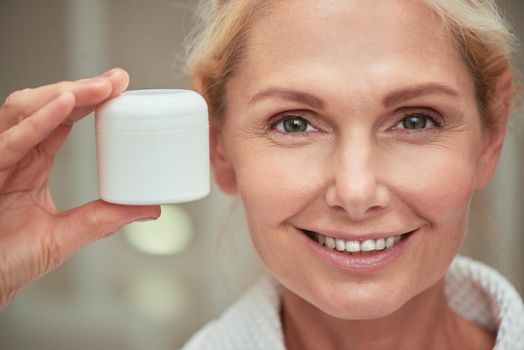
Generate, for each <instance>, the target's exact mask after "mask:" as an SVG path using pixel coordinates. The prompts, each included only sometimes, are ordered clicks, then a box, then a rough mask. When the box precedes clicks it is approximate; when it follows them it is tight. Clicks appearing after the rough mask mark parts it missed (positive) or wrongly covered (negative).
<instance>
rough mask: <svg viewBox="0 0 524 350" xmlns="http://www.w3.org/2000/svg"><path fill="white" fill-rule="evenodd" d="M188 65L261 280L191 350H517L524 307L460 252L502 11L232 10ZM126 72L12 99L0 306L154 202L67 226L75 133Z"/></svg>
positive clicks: (106, 209)
mask: <svg viewBox="0 0 524 350" xmlns="http://www.w3.org/2000/svg"><path fill="white" fill-rule="evenodd" d="M208 15H209V17H208V20H209V23H207V24H206V27H205V29H204V30H203V32H202V33H201V34H200V35H199V36H197V37H196V38H195V42H196V45H195V46H194V47H192V49H191V56H190V59H189V63H188V66H189V69H190V71H191V73H192V74H193V76H194V81H195V88H196V89H197V90H199V91H200V92H201V93H202V94H203V95H204V96H205V97H206V99H207V102H208V104H209V107H210V117H211V126H212V129H211V155H212V156H211V158H212V159H211V160H212V165H213V170H214V176H215V180H216V182H217V184H218V185H219V186H220V188H221V189H222V190H223V191H224V192H225V193H228V194H238V195H239V196H240V198H241V199H242V203H243V205H244V208H245V211H246V216H247V219H248V224H249V228H250V233H251V236H252V239H253V242H254V244H255V247H256V248H257V251H258V253H259V255H260V257H261V258H262V260H263V261H264V262H265V264H266V265H267V267H268V268H269V270H270V271H271V273H272V276H273V277H274V279H269V280H263V281H262V282H261V283H260V284H258V285H257V286H255V287H254V289H252V290H251V291H250V292H249V293H248V294H246V296H245V297H243V298H242V299H241V300H239V301H238V302H237V303H236V304H235V305H233V306H232V307H231V308H230V309H229V310H228V311H226V313H225V314H224V316H223V317H221V318H220V319H219V320H217V321H215V322H213V323H211V324H209V325H208V326H206V327H205V328H204V329H203V330H201V331H200V332H199V333H198V334H197V335H196V336H195V337H194V338H193V339H192V340H190V342H188V344H186V346H185V349H284V348H287V349H345V348H348V349H397V348H402V349H491V348H494V347H495V348H496V349H497V350H499V349H522V348H524V340H523V334H524V309H523V306H522V301H521V299H520V297H519V296H518V294H517V293H516V292H515V290H514V289H513V288H512V287H511V285H509V283H508V282H507V281H506V280H505V279H504V278H503V277H501V276H500V275H498V274H497V273H496V272H494V271H493V270H491V269H489V268H488V267H486V266H484V265H482V264H480V263H477V262H474V261H472V260H469V259H466V258H460V257H458V258H456V259H454V258H455V255H456V254H457V251H458V249H459V246H460V244H461V242H462V239H463V236H464V233H465V230H466V223H467V218H468V211H469V204H470V200H471V196H472V195H473V193H474V192H475V191H476V190H478V189H481V188H483V187H484V186H486V184H487V183H488V182H489V180H490V178H491V176H492V174H493V172H494V169H495V167H496V163H497V160H498V157H499V155H500V151H501V147H502V143H503V140H504V135H505V129H506V125H507V120H508V116H509V113H510V109H511V105H512V101H513V99H514V96H515V82H514V79H513V75H514V74H513V73H514V72H513V68H512V65H511V63H510V60H509V55H510V51H511V50H510V41H511V35H510V34H509V32H508V30H507V29H506V27H505V23H504V22H503V20H502V19H501V18H500V17H499V16H498V12H497V9H496V6H495V5H494V3H493V2H492V1H487V0H486V1H472V0H462V1H451V0H450V1H444V0H442V1H437V0H426V1H414V0H405V1H393V0H391V1H374V2H369V1H358V0H354V1H353V0H352V1H348V0H333V1H320V0H307V1H304V0H286V1H256V0H230V1H218V2H216V3H215V4H214V8H213V9H212V10H211V12H209V13H208ZM127 83H128V76H127V74H126V73H125V72H124V71H122V70H120V69H116V70H113V71H110V72H108V73H105V74H103V75H102V76H100V77H97V78H93V79H86V80H82V81H77V82H62V83H58V84H54V85H49V86H44V87H40V88H37V89H32V90H23V91H20V92H16V93H14V94H13V95H11V96H10V97H9V98H8V99H7V101H6V102H5V104H4V105H3V107H2V109H1V112H0V130H1V131H2V134H1V135H0V165H1V167H0V169H2V170H1V171H2V172H1V173H0V174H1V177H0V179H1V181H0V184H1V187H0V188H1V193H2V196H1V197H0V209H1V210H0V230H1V231H0V232H1V236H0V249H1V250H0V252H1V254H0V259H1V264H0V278H1V279H0V281H1V284H0V300H1V305H5V304H6V303H8V302H9V301H10V300H11V299H12V298H13V297H14V295H15V294H16V293H17V292H18V291H19V290H20V289H21V288H23V287H24V286H26V285H27V284H28V283H30V282H31V281H32V280H34V279H35V278H37V277H38V276H40V275H42V274H43V273H45V272H47V271H49V270H50V269H52V268H55V267H56V266H58V265H59V264H60V263H61V262H62V261H63V260H64V259H65V258H66V257H68V256H69V255H70V254H72V253H73V252H74V251H76V250H77V249H78V248H80V247H81V246H84V245H86V244H88V243H90V242H92V241H94V240H96V239H99V238H102V237H104V236H107V235H108V234H110V233H111V232H115V231H116V230H118V229H119V228H120V227H121V226H122V225H124V224H126V223H129V222H132V221H135V220H137V219H148V218H156V217H158V215H159V208H158V206H149V207H124V206H118V205H112V204H108V203H104V202H101V201H95V202H92V203H89V204H86V205H85V206H82V207H79V208H75V209H73V210H70V211H66V212H59V211H58V210H57V209H56V208H55V206H54V204H53V201H52V199H51V196H50V194H49V191H48V190H47V186H46V181H47V176H48V174H49V171H50V168H51V165H52V160H53V157H54V155H55V154H56V152H57V150H58V149H59V148H60V146H61V144H62V143H63V141H64V140H65V138H66V136H67V134H68V132H69V131H70V129H71V125H72V124H73V123H74V122H75V121H76V120H78V119H80V118H82V117H83V116H85V115H86V114H87V113H89V112H90V111H91V110H93V108H94V107H95V106H96V105H98V104H100V103H101V102H103V101H105V100H107V99H108V98H111V97H113V96H115V95H117V94H119V93H121V92H122V91H123V90H124V89H125V88H126V86H127ZM27 217H31V218H32V220H30V221H27V220H26V218H27Z"/></svg>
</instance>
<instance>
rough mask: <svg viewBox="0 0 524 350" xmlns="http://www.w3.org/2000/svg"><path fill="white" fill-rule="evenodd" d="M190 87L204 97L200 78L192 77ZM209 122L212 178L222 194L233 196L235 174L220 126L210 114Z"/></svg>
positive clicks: (235, 192) (234, 192)
mask: <svg viewBox="0 0 524 350" xmlns="http://www.w3.org/2000/svg"><path fill="white" fill-rule="evenodd" d="M191 85H192V87H193V89H194V90H195V91H196V92H198V93H199V94H201V95H202V96H206V94H205V88H204V84H203V81H202V78H201V77H194V78H193V79H192V84H191ZM209 121H210V122H209V154H210V158H211V168H212V169H213V178H214V180H215V182H216V184H217V185H218V187H219V188H220V190H221V191H222V192H224V193H225V194H228V195H235V194H237V183H236V173H235V168H234V166H233V164H232V163H231V161H230V158H229V154H228V152H227V148H226V147H225V139H224V136H223V128H222V124H220V121H218V120H217V118H214V117H213V115H211V114H210V115H209Z"/></svg>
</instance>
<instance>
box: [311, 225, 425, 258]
mask: <svg viewBox="0 0 524 350" xmlns="http://www.w3.org/2000/svg"><path fill="white" fill-rule="evenodd" d="M301 231H302V232H303V233H304V234H305V235H306V236H307V237H308V238H309V239H311V240H312V241H314V242H316V243H317V244H319V245H321V246H324V247H326V248H328V249H332V250H337V251H339V252H346V253H348V254H351V255H353V254H355V255H358V254H373V253H374V252H378V251H382V250H386V249H390V248H392V247H394V246H395V244H397V243H398V242H400V241H402V240H405V239H407V238H408V237H410V236H411V235H412V234H413V233H414V232H415V231H416V230H414V231H410V232H406V233H403V234H400V235H396V236H389V237H384V238H379V239H366V240H359V241H357V240H345V239H340V238H334V237H329V236H326V235H323V234H321V233H318V232H313V231H307V230H301Z"/></svg>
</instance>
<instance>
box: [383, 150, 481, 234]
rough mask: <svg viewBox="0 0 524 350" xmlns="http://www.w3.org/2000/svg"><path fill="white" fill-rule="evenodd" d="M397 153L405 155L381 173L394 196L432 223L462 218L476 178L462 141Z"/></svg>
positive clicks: (448, 222)
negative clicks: (445, 145)
mask: <svg viewBox="0 0 524 350" xmlns="http://www.w3.org/2000/svg"><path fill="white" fill-rule="evenodd" d="M397 154H404V155H405V156H406V157H404V159H403V161H402V160H400V159H396V160H395V161H394V163H396V164H397V165H396V166H394V165H392V166H390V167H389V168H388V169H387V170H386V172H385V173H386V174H388V175H387V176H388V178H389V180H387V181H388V182H389V183H390V184H391V185H390V186H389V188H390V190H391V191H392V196H393V197H394V198H399V199H400V200H401V201H403V202H405V204H406V205H408V206H409V207H410V208H411V209H412V210H413V211H414V212H415V214H418V216H420V217H422V218H424V219H426V220H427V221H429V222H430V223H431V224H433V225H436V226H438V225H448V224H449V225H451V224H453V223H457V222H460V221H463V220H464V219H465V216H466V215H467V211H468V205H469V202H470V199H471V196H472V194H473V192H474V186H475V177H476V168H475V159H474V156H472V154H471V152H469V148H468V147H467V145H466V144H465V145H460V144H456V145H455V147H453V148H452V147H443V146H437V147H433V148H429V147H428V148H426V149H425V150H423V151H422V152H421V151H420V150H418V151H414V150H413V151H410V150H408V151H406V152H398V153H397ZM393 159H395V158H393Z"/></svg>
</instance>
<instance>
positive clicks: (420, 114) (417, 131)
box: [268, 112, 442, 137]
mask: <svg viewBox="0 0 524 350" xmlns="http://www.w3.org/2000/svg"><path fill="white" fill-rule="evenodd" d="M414 116H415V117H420V118H425V119H426V120H427V121H428V122H430V123H431V124H432V126H430V127H427V128H422V129H407V128H398V127H397V126H398V125H400V124H402V122H403V121H405V120H406V119H408V118H412V117H414ZM289 119H300V120H303V121H304V122H305V123H307V124H308V125H309V126H312V123H311V122H309V120H308V118H306V117H303V116H302V115H299V114H284V115H282V116H281V117H280V118H277V120H275V121H271V122H270V123H269V125H268V130H270V131H275V132H277V133H280V134H283V135H291V136H292V137H303V136H308V134H309V133H310V132H308V131H302V132H283V131H276V128H277V125H278V124H280V123H283V122H284V121H286V120H289ZM313 127H314V126H313ZM439 128H442V123H441V122H440V121H439V120H438V119H437V118H434V117H432V116H431V115H429V113H426V112H410V113H406V114H404V115H403V117H402V118H401V119H400V120H398V121H397V122H396V124H395V126H394V127H393V128H390V129H393V130H401V131H400V132H402V133H407V134H421V133H426V132H428V131H432V129H439ZM314 132H316V131H314Z"/></svg>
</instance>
